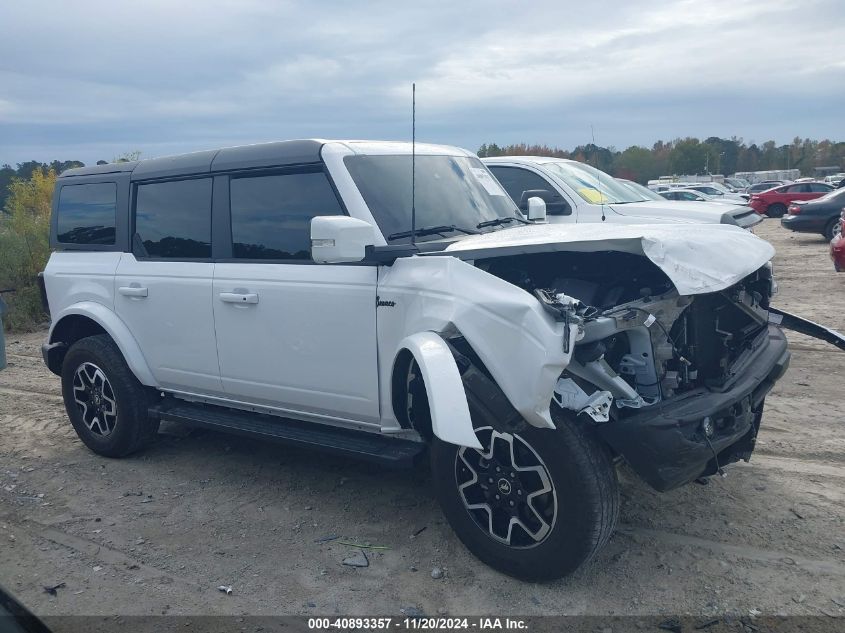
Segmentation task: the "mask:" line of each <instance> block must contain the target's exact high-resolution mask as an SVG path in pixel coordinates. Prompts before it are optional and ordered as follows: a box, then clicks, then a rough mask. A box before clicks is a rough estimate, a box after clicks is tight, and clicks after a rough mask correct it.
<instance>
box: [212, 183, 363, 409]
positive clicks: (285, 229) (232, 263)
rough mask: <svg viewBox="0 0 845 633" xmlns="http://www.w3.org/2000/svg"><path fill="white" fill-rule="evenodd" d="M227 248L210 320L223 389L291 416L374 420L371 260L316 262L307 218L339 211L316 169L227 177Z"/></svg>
mask: <svg viewBox="0 0 845 633" xmlns="http://www.w3.org/2000/svg"><path fill="white" fill-rule="evenodd" d="M229 200H230V213H231V233H232V234H231V243H232V244H231V246H232V248H231V258H229V259H228V260H227V261H219V260H218V263H217V264H216V268H215V272H214V283H213V306H214V321H215V326H216V330H217V351H218V356H219V360H220V376H221V380H222V384H223V389H224V390H225V392H226V394H227V397H229V398H231V399H232V400H236V401H239V402H243V403H248V404H256V405H262V406H267V407H272V408H274V409H277V410H280V411H283V412H286V413H288V414H289V415H292V416H294V417H301V418H317V419H324V420H327V421H330V420H332V419H333V420H338V421H341V420H346V421H357V422H369V423H376V422H378V419H379V405H378V401H379V400H378V373H377V360H376V358H377V348H376V282H377V268H376V267H374V266H364V265H333V264H315V263H313V261H312V260H311V256H310V223H311V218H313V217H315V216H318V215H336V214H341V213H343V209H342V207H341V206H340V203H339V202H338V199H337V197H336V195H335V192H334V190H333V188H332V187H331V184H330V183H329V180H328V178H327V177H326V175H325V174H324V173H323V172H322V171H321V170H320V169H319V168H316V167H315V168H313V169H300V170H295V171H287V172H283V173H271V174H263V175H249V176H238V177H236V176H233V177H232V178H231V179H230V180H229Z"/></svg>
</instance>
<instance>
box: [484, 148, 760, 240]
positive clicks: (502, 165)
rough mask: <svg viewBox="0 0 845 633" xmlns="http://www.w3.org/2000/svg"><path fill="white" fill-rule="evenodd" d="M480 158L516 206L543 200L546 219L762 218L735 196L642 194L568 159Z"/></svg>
mask: <svg viewBox="0 0 845 633" xmlns="http://www.w3.org/2000/svg"><path fill="white" fill-rule="evenodd" d="M482 161H483V162H484V163H485V164H486V165H487V167H488V168H489V169H490V171H492V172H493V174H494V175H495V176H496V178H497V179H498V180H499V182H501V183H502V186H503V187H504V188H505V190H506V191H507V192H508V195H509V196H510V197H511V198H512V199H513V201H514V202H515V203H516V204H517V205H518V206H519V207H520V209H521V210H523V211H525V210H527V203H528V198H531V197H538V198H541V199H543V200H545V202H546V213H547V214H548V220H549V222H552V223H576V222H577V223H579V224H580V223H584V222H611V223H615V224H655V223H660V224H667V223H668V224H674V223H679V224H681V223H697V224H702V223H703V224H733V225H735V226H740V227H742V228H745V229H748V228H751V227H752V226H754V225H755V224H758V223H759V222H761V221H762V218H761V217H760V216H759V215H758V214H757V213H755V212H754V210H753V209H751V208H750V207H748V206H745V205H743V204H741V203H740V202H738V203H737V204H736V205H733V206H731V205H725V204H716V203H707V202H682V201H674V200H673V201H670V200H654V199H647V198H646V196H645V195H641V194H639V193H638V192H636V191H634V190H632V189H631V188H630V187H628V186H625V185H623V184H622V183H619V182H618V181H616V179H614V178H613V176H611V175H609V174H606V173H604V172H603V171H600V170H598V169H596V168H594V167H592V166H590V165H586V164H584V163H579V162H578V161H574V160H566V159H562V158H550V157H548V156H501V157H496V158H484V159H482Z"/></svg>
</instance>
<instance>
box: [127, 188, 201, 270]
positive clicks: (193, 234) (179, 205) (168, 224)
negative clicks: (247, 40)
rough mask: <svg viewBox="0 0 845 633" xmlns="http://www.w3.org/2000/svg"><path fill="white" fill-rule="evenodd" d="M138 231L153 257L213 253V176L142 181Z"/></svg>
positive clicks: (136, 208)
mask: <svg viewBox="0 0 845 633" xmlns="http://www.w3.org/2000/svg"><path fill="white" fill-rule="evenodd" d="M135 232H136V233H137V234H138V236H139V237H140V239H141V242H143V244H144V248H145V249H146V251H147V252H146V255H147V256H149V257H168V258H169V257H173V258H180V259H195V258H208V257H211V179H210V178H200V179H197V180H179V181H174V182H157V183H151V184H147V185H139V186H138V191H137V196H136V201H135Z"/></svg>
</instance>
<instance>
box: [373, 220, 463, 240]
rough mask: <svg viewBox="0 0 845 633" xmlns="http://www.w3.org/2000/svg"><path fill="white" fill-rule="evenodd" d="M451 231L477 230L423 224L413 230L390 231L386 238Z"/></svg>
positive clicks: (396, 238) (395, 238)
mask: <svg viewBox="0 0 845 633" xmlns="http://www.w3.org/2000/svg"><path fill="white" fill-rule="evenodd" d="M453 231H457V232H459V233H466V234H467V235H478V231H476V230H475V229H465V228H463V227H460V226H455V225H454V224H449V225H446V224H441V225H440V226H424V227H422V228H419V229H416V230H414V231H400V232H399V233H391V234H390V235H388V236H387V239H389V240H398V239H399V238H402V237H411V235H416V236H423V235H434V234H435V233H451V232H453Z"/></svg>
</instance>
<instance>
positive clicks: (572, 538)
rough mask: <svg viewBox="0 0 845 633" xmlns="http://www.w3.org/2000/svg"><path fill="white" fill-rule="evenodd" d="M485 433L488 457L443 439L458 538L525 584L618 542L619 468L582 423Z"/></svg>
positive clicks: (449, 506)
mask: <svg viewBox="0 0 845 633" xmlns="http://www.w3.org/2000/svg"><path fill="white" fill-rule="evenodd" d="M555 423H556V425H557V427H558V428H557V430H552V429H537V428H534V427H528V428H527V429H526V430H525V431H520V432H518V433H504V432H500V431H496V430H495V429H493V428H491V427H489V426H485V427H479V428H476V430H475V433H476V436H477V437H478V440H479V442H480V443H481V445H482V449H481V450H477V449H473V448H467V447H462V446H455V445H453V444H447V443H445V442H442V441H440V440H438V439H437V438H436V437H435V438H434V440H433V442H434V444H433V446H432V470H433V477H434V482H435V488H436V492H437V497H438V500H439V501H440V504H441V506H442V508H443V512H444V514H445V515H446V518H447V519H448V520H449V523H450V524H451V525H452V528H453V529H454V530H455V533H456V534H457V535H458V537H459V538H460V539H461V541H462V542H463V543H464V545H466V547H467V548H468V549H469V550H470V551H471V552H472V553H473V554H475V555H476V556H477V557H478V558H479V559H481V560H482V561H483V562H485V563H487V564H488V565H490V566H491V567H493V568H495V569H497V570H499V571H502V572H504V573H506V574H510V575H512V576H516V577H517V578H522V579H524V580H531V581H542V580H551V579H554V578H559V577H561V576H565V575H567V574H569V573H572V572H573V571H575V570H576V569H577V568H578V567H580V566H581V565H583V564H584V563H586V562H587V561H588V560H590V558H592V557H593V555H594V554H595V553H596V552H597V551H598V550H599V549H601V547H602V546H603V545H604V544H605V543H606V542H607V540H608V539H609V538H610V535H611V534H612V532H613V529H614V527H615V525H616V521H617V518H618V514H619V491H618V484H617V479H616V470H615V468H614V466H613V464H612V462H611V459H610V456H609V455H608V452H607V450H606V449H605V447H604V446H603V445H601V444H600V443H599V442H598V441H597V440H595V439H594V438H593V437H592V434H591V433H590V432H589V429H588V428H586V427H584V426H583V425H581V424H579V423H578V422H576V421H574V420H571V419H569V418H568V417H564V416H563V415H560V416H557V419H556V420H555Z"/></svg>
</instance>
